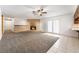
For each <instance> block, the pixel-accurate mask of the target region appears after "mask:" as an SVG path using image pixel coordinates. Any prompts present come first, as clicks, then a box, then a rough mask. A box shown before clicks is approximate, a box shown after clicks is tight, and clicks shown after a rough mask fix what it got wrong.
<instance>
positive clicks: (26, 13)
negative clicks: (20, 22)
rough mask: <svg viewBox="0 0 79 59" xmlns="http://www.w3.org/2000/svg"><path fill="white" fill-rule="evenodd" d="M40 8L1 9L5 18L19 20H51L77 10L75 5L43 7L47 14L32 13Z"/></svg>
mask: <svg viewBox="0 0 79 59" xmlns="http://www.w3.org/2000/svg"><path fill="white" fill-rule="evenodd" d="M40 6H41V5H0V8H1V10H2V14H3V15H4V16H6V17H19V18H49V17H54V16H58V15H63V14H69V13H73V12H74V10H75V6H74V5H42V6H43V8H44V11H46V12H47V14H46V15H43V16H35V15H34V14H33V13H32V11H34V10H37V9H39V8H40Z"/></svg>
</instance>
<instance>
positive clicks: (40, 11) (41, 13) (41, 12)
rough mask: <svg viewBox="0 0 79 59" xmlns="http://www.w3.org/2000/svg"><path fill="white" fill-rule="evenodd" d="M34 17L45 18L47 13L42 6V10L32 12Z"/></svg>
mask: <svg viewBox="0 0 79 59" xmlns="http://www.w3.org/2000/svg"><path fill="white" fill-rule="evenodd" d="M32 12H33V14H34V15H38V16H43V15H44V14H47V12H46V11H44V9H43V7H42V6H41V7H40V9H38V10H35V11H32Z"/></svg>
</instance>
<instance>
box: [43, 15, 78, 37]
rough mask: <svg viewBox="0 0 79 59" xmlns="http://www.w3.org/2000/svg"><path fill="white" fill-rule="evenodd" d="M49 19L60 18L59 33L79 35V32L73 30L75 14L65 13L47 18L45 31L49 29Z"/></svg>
mask: <svg viewBox="0 0 79 59" xmlns="http://www.w3.org/2000/svg"><path fill="white" fill-rule="evenodd" d="M49 20H52V22H53V21H54V20H59V34H64V35H68V36H74V37H77V36H78V33H77V32H76V31H73V30H72V25H73V21H74V18H73V15H72V14H65V15H61V16H57V17H52V18H47V19H46V21H45V19H44V21H45V23H43V31H47V28H48V27H47V22H48V21H49Z"/></svg>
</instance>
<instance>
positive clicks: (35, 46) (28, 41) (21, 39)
mask: <svg viewBox="0 0 79 59" xmlns="http://www.w3.org/2000/svg"><path fill="white" fill-rule="evenodd" d="M43 34H44V33H42V32H19V33H14V32H5V33H4V34H3V37H2V39H1V40H0V53H45V52H47V51H48V49H49V48H50V47H51V46H52V45H53V44H54V43H55V42H56V41H57V40H58V37H53V36H48V35H43Z"/></svg>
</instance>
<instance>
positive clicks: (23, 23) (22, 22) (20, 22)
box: [14, 18, 27, 25]
mask: <svg viewBox="0 0 79 59" xmlns="http://www.w3.org/2000/svg"><path fill="white" fill-rule="evenodd" d="M26 22H27V20H26V19H20V18H16V19H15V21H14V25H26Z"/></svg>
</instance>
